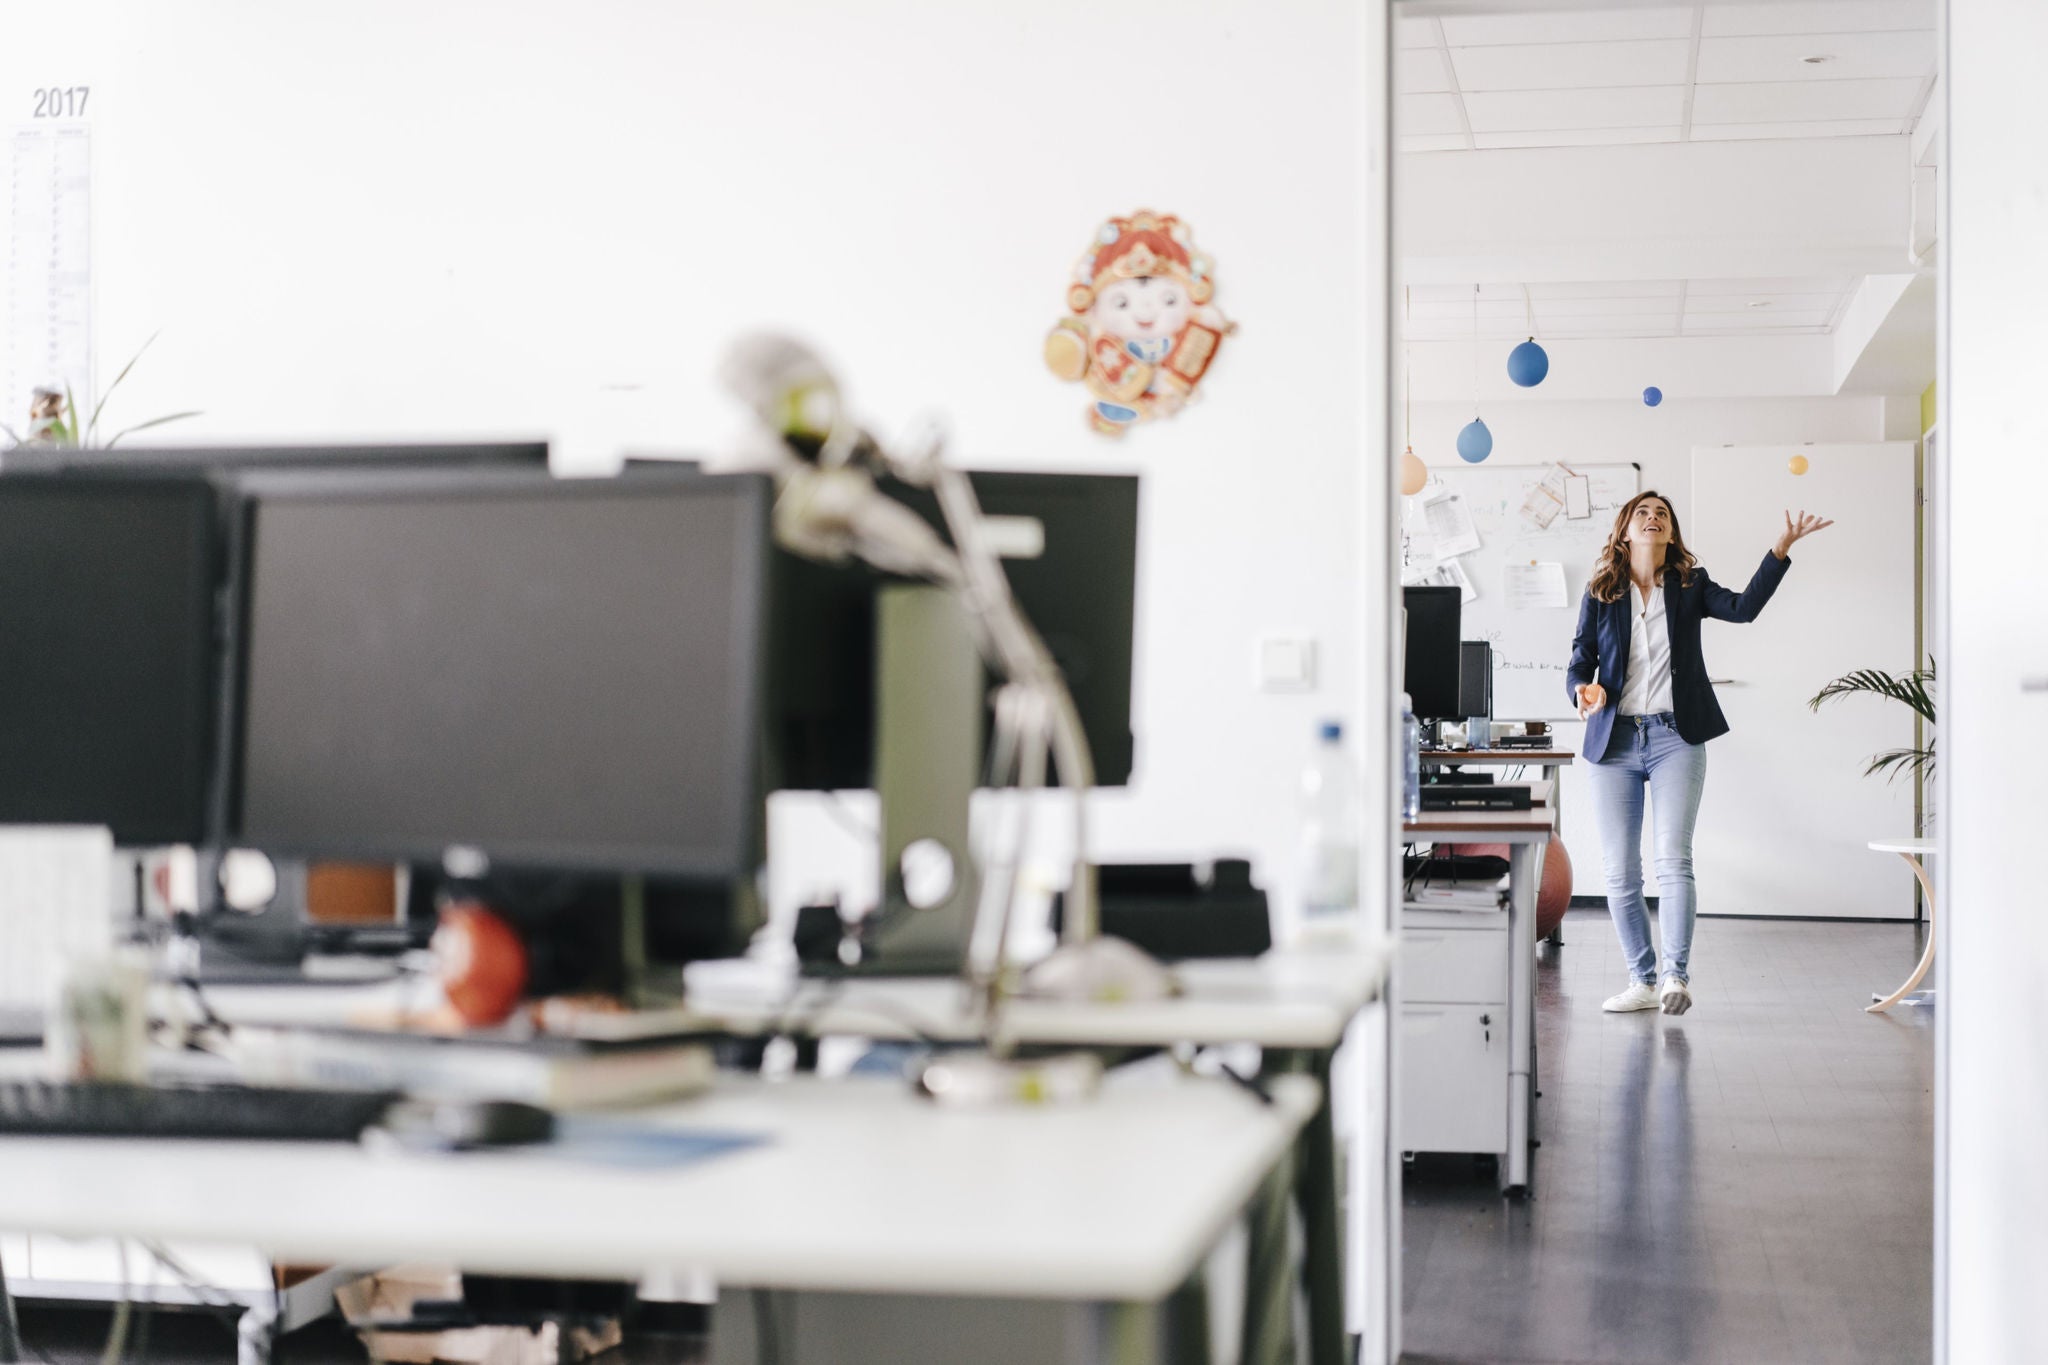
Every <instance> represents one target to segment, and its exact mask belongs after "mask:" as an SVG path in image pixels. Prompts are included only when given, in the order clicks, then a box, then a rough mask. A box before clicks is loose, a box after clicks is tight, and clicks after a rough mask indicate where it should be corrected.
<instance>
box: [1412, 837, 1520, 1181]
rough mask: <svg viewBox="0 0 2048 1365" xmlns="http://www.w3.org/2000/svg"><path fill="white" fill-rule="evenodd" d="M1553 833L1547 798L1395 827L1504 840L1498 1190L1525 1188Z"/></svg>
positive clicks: (1479, 840) (1466, 840)
mask: <svg viewBox="0 0 2048 1365" xmlns="http://www.w3.org/2000/svg"><path fill="white" fill-rule="evenodd" d="M1555 832H1556V829H1555V817H1554V814H1553V812H1552V811H1551V809H1550V808H1549V807H1548V806H1546V805H1535V806H1532V807H1530V808H1529V809H1528V810H1454V811H1423V812H1422V813H1421V814H1420V815H1419V816H1418V817H1416V818H1415V819H1413V820H1409V821H1406V822H1405V823H1403V825H1402V826H1401V837H1402V838H1403V839H1404V840H1408V841H1410V842H1419V841H1427V842H1430V843H1447V844H1506V845H1507V846H1508V1126H1507V1149H1506V1150H1505V1151H1503V1152H1501V1153H1500V1187H1501V1190H1502V1191H1503V1192H1509V1191H1514V1190H1527V1189H1528V1187H1529V1164H1530V1163H1529V1153H1530V1150H1531V1148H1532V1147H1533V1146H1534V1144H1535V1136H1536V1132H1535V1103H1536V1082H1535V1069H1536V897H1537V893H1538V892H1539V891H1540V890H1541V888H1542V885H1543V851H1544V848H1545V846H1546V845H1548V844H1549V842H1550V839H1551V836H1552V835H1553V834H1554V833H1555Z"/></svg>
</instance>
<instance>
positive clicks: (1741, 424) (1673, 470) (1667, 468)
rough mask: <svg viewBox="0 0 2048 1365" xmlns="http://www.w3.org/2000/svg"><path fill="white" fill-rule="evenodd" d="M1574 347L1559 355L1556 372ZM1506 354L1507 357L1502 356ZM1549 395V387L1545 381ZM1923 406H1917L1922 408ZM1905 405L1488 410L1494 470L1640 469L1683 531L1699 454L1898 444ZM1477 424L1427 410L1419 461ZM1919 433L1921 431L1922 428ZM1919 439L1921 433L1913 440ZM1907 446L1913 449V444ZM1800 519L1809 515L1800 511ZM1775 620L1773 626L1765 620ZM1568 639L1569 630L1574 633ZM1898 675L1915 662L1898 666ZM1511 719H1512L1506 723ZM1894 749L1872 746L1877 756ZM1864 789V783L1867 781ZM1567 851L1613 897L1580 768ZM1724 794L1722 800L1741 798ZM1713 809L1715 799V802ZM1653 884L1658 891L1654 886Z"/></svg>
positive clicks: (1864, 400)
mask: <svg viewBox="0 0 2048 1365" xmlns="http://www.w3.org/2000/svg"><path fill="white" fill-rule="evenodd" d="M1564 346H1565V343H1560V344H1559V345H1558V346H1557V347H1553V348H1552V352H1553V354H1552V360H1551V365H1552V371H1553V373H1555V371H1556V369H1557V366H1558V360H1559V354H1560V353H1561V352H1563V349H1564ZM1498 349H1499V350H1500V351H1501V352H1502V353H1503V354H1505V351H1506V349H1507V347H1506V346H1505V345H1504V344H1503V345H1502V346H1500V347H1499V348H1498ZM1544 382H1545V384H1546V385H1547V384H1548V383H1549V382H1550V381H1549V380H1548V379H1546V380H1545V381H1544ZM1914 401H1915V402H1917V398H1916V399H1915V400H1914ZM1902 410H1903V409H1902V405H1901V403H1900V402H1899V401H1898V400H1887V399H1884V398H1879V397H1862V396H1858V397H1842V398H1759V399H1686V398H1683V397H1667V398H1666V399H1665V400H1664V401H1663V402H1662V403H1661V404H1659V405H1658V406H1657V407H1655V408H1650V407H1645V406H1644V405H1643V404H1642V402H1641V401H1640V400H1636V401H1630V402H1607V403H1598V402H1575V401H1569V400H1567V401H1547V402H1546V401H1540V400H1538V399H1535V398H1525V399H1523V400H1521V401H1519V402H1516V401H1501V402H1488V403H1486V404H1484V406H1483V409H1482V411H1483V415H1484V416H1485V419H1486V424H1487V426H1488V427H1489V428H1490V429H1491V430H1492V432H1493V454H1492V456H1491V457H1489V459H1488V461H1487V463H1488V465H1489V466H1490V465H1495V464H1518V465H1519V464H1533V465H1546V464H1549V463H1551V462H1552V461H1555V460H1564V461H1567V462H1575V463H1584V464H1611V463H1620V462H1626V461H1634V462H1636V463H1638V464H1640V465H1641V466H1642V471H1643V473H1642V485H1641V486H1642V487H1643V488H1645V489H1651V488H1654V489H1656V490H1658V491H1659V492H1662V493H1664V494H1666V495H1668V496H1669V497H1671V498H1673V499H1674V500H1675V505H1676V507H1677V509H1678V515H1679V522H1680V525H1681V526H1683V525H1684V522H1685V511H1686V503H1687V500H1688V498H1689V496H1690V493H1691V490H1692V486H1693V477H1694V472H1695V471H1694V458H1693V448H1694V447H1695V446H1721V445H1730V446H1748V445H1773V444H1787V443H1804V442H1808V441H1812V442H1816V443H1825V442H1831V441H1878V440H1885V439H1899V437H1898V436H1897V435H1896V433H1895V431H1894V430H1893V429H1894V428H1896V426H1897V425H1898V422H1899V420H1900V416H1899V415H1900V413H1901V412H1902ZM1471 420H1472V405H1471V404H1470V402H1465V403H1418V404H1416V405H1415V409H1414V428H1413V430H1414V445H1415V453H1416V454H1417V455H1419V456H1421V457H1422V459H1423V460H1424V461H1425V462H1426V463H1429V464H1433V465H1444V466H1447V467H1448V466H1456V465H1458V464H1460V461H1459V459H1458V456H1457V450H1456V442H1457V435H1458V429H1459V428H1460V427H1462V426H1464V425H1465V423H1467V422H1469V421H1471ZM1915 424H1916V425H1917V421H1916V423H1915ZM1913 435H1917V433H1913ZM1906 439H1911V436H1908V437H1907V438H1906ZM1791 510H1793V511H1795V512H1796V511H1799V510H1801V509H1798V508H1793V509H1791ZM1804 510H1808V511H1820V512H1824V513H1825V514H1826V515H1828V516H1831V517H1842V516H1853V515H1854V514H1855V511H1856V509H1854V508H1824V509H1821V508H1808V509H1804ZM1782 529H1783V527H1782V526H1781V525H1778V526H1774V525H1762V526H1759V527H1757V532H1756V555H1757V557H1758V558H1761V557H1762V555H1763V552H1764V551H1765V550H1767V549H1769V548H1770V545H1771V543H1772V542H1773V541H1775V540H1776V539H1777V536H1778V532H1779V531H1780V530H1782ZM1754 567H1755V566H1754V563H1753V561H1752V562H1745V563H1743V564H1741V565H1736V566H1729V567H1724V566H1722V565H1717V564H1709V565H1707V568H1708V569H1709V570H1710V571H1718V572H1719V573H1720V574H1721V575H1722V577H1723V578H1724V579H1725V578H1739V579H1742V580H1743V581H1747V576H1748V574H1749V573H1750V571H1751V570H1752V569H1753V568H1754ZM1766 619H1768V618H1766ZM1566 630H1567V631H1568V630H1569V626H1567V627H1566ZM1706 647H1707V656H1708V664H1709V666H1710V667H1711V666H1712V663H1713V640H1712V637H1711V634H1710V635H1709V638H1708V640H1707V646H1706ZM1557 648H1558V655H1559V657H1560V658H1563V657H1564V656H1566V655H1567V654H1569V652H1570V650H1571V640H1570V638H1569V636H1568V635H1566V636H1562V637H1561V638H1560V639H1559V640H1558V642H1557ZM1896 663H1897V666H1900V667H1903V666H1906V665H1907V663H1908V661H1906V660H1898V661H1896ZM1502 719H1512V717H1502ZM1558 730H1559V733H1560V735H1561V736H1562V738H1563V740H1564V742H1565V743H1566V745H1567V747H1570V748H1571V749H1573V750H1574V751H1576V750H1577V749H1578V747H1579V746H1580V744H1581V743H1582V741H1583V737H1584V730H1585V727H1584V726H1583V725H1581V724H1579V723H1577V722H1570V723H1565V724H1561V725H1559V726H1558ZM1884 747H1887V746H1886V745H1885V744H1883V743H1879V742H1875V741H1874V742H1873V743H1872V745H1871V748H1872V751H1873V752H1875V751H1876V750H1877V749H1880V748H1884ZM1859 780H1860V779H1859ZM1563 782H1564V789H1563V793H1562V797H1563V801H1564V811H1563V818H1564V829H1563V834H1564V841H1565V847H1566V848H1567V849H1569V850H1570V853H1571V859H1572V873H1573V892H1574V894H1576V895H1581V896H1601V895H1604V894H1605V893H1606V887H1605V883H1604V882H1603V880H1602V876H1601V871H1600V840H1599V835H1598V831H1597V829H1596V828H1595V826H1594V824H1593V822H1592V793H1591V791H1590V790H1588V789H1587V786H1586V781H1585V775H1584V773H1583V772H1582V771H1580V770H1579V769H1578V768H1577V767H1576V766H1575V767H1573V768H1570V769H1567V770H1566V771H1565V773H1564V776H1563ZM1733 795H1734V794H1733V793H1722V797H1724V798H1727V797H1731V796H1733ZM1710 799H1713V798H1710ZM1650 875H1651V876H1652V881H1651V889H1652V893H1653V894H1654V891H1655V882H1654V874H1650Z"/></svg>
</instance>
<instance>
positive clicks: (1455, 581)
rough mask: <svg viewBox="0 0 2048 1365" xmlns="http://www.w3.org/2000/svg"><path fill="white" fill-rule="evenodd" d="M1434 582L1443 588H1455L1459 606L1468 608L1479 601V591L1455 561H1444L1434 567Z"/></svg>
mask: <svg viewBox="0 0 2048 1365" xmlns="http://www.w3.org/2000/svg"><path fill="white" fill-rule="evenodd" d="M1435 581H1436V582H1438V583H1441V584H1443V585H1444V586H1445V587H1450V588H1456V589H1457V590H1458V601H1459V603H1460V605H1464V606H1470V605H1471V604H1472V603H1474V602H1476V601H1478V600H1479V589H1478V588H1477V587H1476V586H1475V585H1474V584H1473V582H1472V576H1471V575H1470V574H1468V573H1466V572H1465V566H1464V565H1463V564H1462V563H1460V562H1459V561H1457V560H1455V559H1446V560H1444V561H1443V562H1442V563H1440V564H1438V565H1437V566H1436V578H1435Z"/></svg>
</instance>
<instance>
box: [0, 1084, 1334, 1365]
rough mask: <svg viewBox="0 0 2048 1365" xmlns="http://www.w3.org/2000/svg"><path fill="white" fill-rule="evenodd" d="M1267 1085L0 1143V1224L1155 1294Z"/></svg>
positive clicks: (751, 1102) (842, 1282) (940, 1288)
mask: <svg viewBox="0 0 2048 1365" xmlns="http://www.w3.org/2000/svg"><path fill="white" fill-rule="evenodd" d="M1272 1093H1273V1098H1274V1102H1273V1103H1272V1104H1270V1105H1262V1104H1260V1103H1259V1102H1258V1101H1257V1100H1256V1099H1255V1098H1254V1097H1253V1096H1251V1095H1249V1094H1248V1093H1246V1092H1245V1091H1243V1090H1241V1089H1240V1088H1238V1087H1236V1086H1233V1085H1230V1084H1228V1083H1227V1082H1223V1081H1218V1080H1197V1079H1181V1078H1174V1079H1170V1080H1166V1081H1164V1082H1163V1083H1162V1082H1160V1081H1157V1080H1155V1079H1153V1078H1139V1079H1137V1080H1135V1081H1132V1080H1121V1081H1120V1080H1117V1079H1113V1080H1112V1082H1111V1083H1110V1084H1109V1085H1108V1086H1107V1087H1106V1088H1105V1091H1104V1093H1103V1094H1102V1096H1101V1097H1100V1098H1099V1099H1098V1100H1096V1101H1094V1102H1091V1103H1086V1104H1078V1105H1073V1106H1048V1107H1043V1108H1035V1109H991V1110H965V1109H947V1108H941V1107H938V1106H935V1105H933V1104H931V1103H929V1102H927V1101H924V1100H921V1099H919V1098H917V1097H916V1096H914V1095H913V1094H911V1093H910V1091H909V1089H908V1087H906V1086H905V1085H903V1084H902V1083H900V1082H894V1081H890V1082H880V1081H875V1082H869V1081H862V1080H839V1081H831V1082H819V1081H813V1080H808V1079H797V1080H793V1081H789V1082H783V1083H765V1082H759V1081H750V1080H739V1081H733V1082H730V1083H724V1084H721V1085H720V1086H719V1087H718V1088H717V1089H715V1090H714V1091H713V1092H712V1093H711V1094H709V1095H707V1096H704V1097H702V1098H700V1099H698V1100H694V1101H690V1102H687V1103H684V1104H678V1105H674V1106H669V1107H666V1108H663V1109H660V1110H654V1111H640V1112H639V1113H637V1114H636V1115H635V1118H636V1121H646V1122H654V1123H661V1124H668V1125H675V1126H678V1127H683V1128H690V1129H719V1130H729V1131H734V1132H744V1133H758V1134H762V1135H765V1136H766V1137H767V1138H768V1139H769V1140H768V1141H767V1142H766V1143H765V1144H764V1145H761V1146H758V1147H753V1148H749V1149H746V1150H743V1151H738V1152H731V1153H727V1154H724V1155H720V1156H717V1157H714V1158H712V1159H709V1160H706V1161H703V1162H699V1163H695V1164H691V1165H685V1166H680V1167H670V1168H655V1169H622V1168H615V1167H608V1166H600V1165H594V1164H589V1163H585V1162H579V1161H575V1160H571V1159H569V1158H568V1157H566V1156H564V1155H559V1154H552V1153H549V1152H547V1151H545V1150H526V1151H507V1152H493V1153H481V1154H470V1155H463V1156H430V1155H418V1154H412V1153H393V1152H377V1151H371V1150H366V1149H363V1148H359V1147H355V1146H351V1145H342V1144H283V1143H278V1144H264V1143H216V1142H148V1141H126V1140H123V1141H93V1142H84V1141H63V1140H52V1139H26V1138H0V1170H4V1171H5V1172H6V1179H5V1180H0V1227H5V1228H8V1229H10V1230H20V1231H26V1232H31V1233H33V1232H51V1233H57V1234H60V1235H65V1236H78V1237H92V1236H134V1237H141V1238H149V1239H169V1240H178V1239H185V1240H194V1241H211V1242H229V1243H248V1244H253V1245H255V1246H258V1247H260V1248H262V1249H263V1250H264V1251H265V1252H266V1253H268V1254H269V1255H270V1256H271V1257H273V1258H274V1259H278V1260H290V1261H297V1262H302V1263H336V1264H356V1265H365V1264H368V1265H385V1264H393V1263H397V1262H402V1261H411V1260H424V1261H446V1262H452V1263H455V1264H458V1265H461V1266H463V1267H465V1268H469V1269H473V1270H477V1271H488V1272H497V1273H505V1274H528V1275H544V1276H555V1277H573V1278H597V1279H635V1278H637V1277H639V1276H641V1275H643V1274H645V1273H647V1272H649V1271H660V1270H675V1269H683V1270H693V1271H704V1272H708V1273H710V1274H711V1275H712V1276H714V1277H715V1278H716V1279H717V1281H718V1282H719V1283H720V1284H721V1285H730V1286H746V1287H755V1288H766V1289H778V1290H784V1289H786V1290H803V1291H828V1292H840V1293H853V1294H892V1295H917V1296H920V1297H927V1298H938V1299H944V1298H997V1299H1034V1300H1068V1301H1079V1302H1082V1303H1086V1304H1091V1305H1117V1304H1121V1305H1156V1304H1158V1303H1160V1302H1161V1301H1163V1300H1165V1299H1166V1298H1167V1297H1168V1296H1169V1295H1172V1294H1173V1293H1174V1292H1175V1291H1176V1290H1178V1289H1180V1288H1181V1286H1183V1285H1184V1284H1185V1283H1186V1282H1187V1280H1188V1278H1189V1276H1190V1274H1191V1273H1192V1272H1193V1271H1194V1270H1195V1268H1196V1267H1197V1265H1198V1264H1199V1262H1200V1260H1201V1258H1202V1257H1203V1256H1204V1255H1205V1254H1206V1253H1207V1252H1208V1251H1209V1250H1210V1248H1211V1247H1213V1246H1214V1244H1215V1243H1216V1241H1217V1239H1218V1237H1219V1236H1220V1235H1221V1234H1222V1232H1223V1231H1224V1230H1225V1228H1226V1227H1227V1226H1228V1224H1229V1223H1230V1222H1231V1220H1232V1219H1234V1218H1235V1217H1236V1216H1237V1215H1238V1214H1239V1212H1240V1211H1242V1210H1243V1209H1244V1208H1245V1207H1246V1206H1247V1205H1248V1203H1249V1202H1250V1201H1251V1200H1252V1197H1253V1195H1254V1194H1255V1193H1256V1192H1257V1191H1258V1189H1259V1187H1260V1185H1261V1182H1262V1181H1264V1180H1265V1179H1266V1178H1267V1177H1268V1176H1269V1174H1270V1173H1271V1172H1272V1171H1273V1170H1274V1169H1275V1168H1276V1166H1278V1165H1279V1164H1280V1163H1281V1162H1282V1160H1283V1159H1284V1158H1285V1157H1286V1155H1287V1154H1288V1153H1289V1152H1290V1150H1291V1149H1292V1147H1293V1145H1294V1143H1295V1140H1296V1136H1297V1134H1298V1133H1299V1131H1300V1129H1301V1127H1302V1125H1303V1124H1304V1123H1305V1122H1307V1121H1308V1120H1309V1118H1310V1117H1311V1116H1312V1115H1313V1114H1314V1113H1315V1112H1316V1111H1317V1109H1318V1107H1319V1105H1320V1103H1321V1096H1320V1094H1319V1092H1318V1088H1317V1087H1316V1086H1315V1085H1314V1084H1313V1083H1311V1082H1309V1081H1307V1080H1305V1079H1302V1078H1297V1077H1286V1078H1281V1079H1280V1080H1279V1081H1277V1082H1276V1083H1275V1085H1274V1087H1273V1092H1272ZM1140 1358H1141V1359H1150V1358H1152V1357H1150V1356H1141V1357H1140Z"/></svg>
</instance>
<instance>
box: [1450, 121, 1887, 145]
mask: <svg viewBox="0 0 2048 1365" xmlns="http://www.w3.org/2000/svg"><path fill="white" fill-rule="evenodd" d="M1905 126H1906V123H1905V120H1904V119H1896V118H1880V119H1819V120H1815V121H1813V122H1808V123H1705V124H1696V125H1695V126H1694V127H1693V130H1692V140H1693V141H1694V142H1755V141H1758V140H1759V139H1766V138H1781V137H1897V136H1898V135H1899V134H1900V133H1901V132H1902V131H1904V129H1905ZM1459 145H1461V146H1462V145H1463V143H1462V141H1461V142H1460V144H1459Z"/></svg>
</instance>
